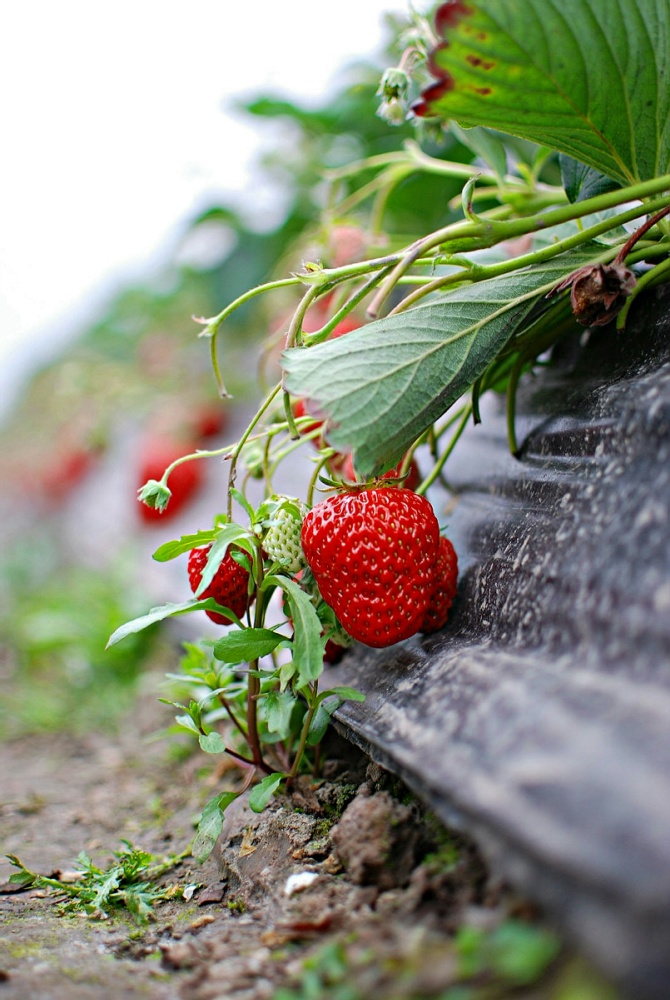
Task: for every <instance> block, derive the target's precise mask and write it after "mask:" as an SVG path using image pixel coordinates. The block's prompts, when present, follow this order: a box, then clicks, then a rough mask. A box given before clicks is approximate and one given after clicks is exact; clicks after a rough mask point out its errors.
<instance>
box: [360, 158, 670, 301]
mask: <svg viewBox="0 0 670 1000" xmlns="http://www.w3.org/2000/svg"><path fill="white" fill-rule="evenodd" d="M668 189H670V175H667V174H666V175H664V176H663V177H657V178H655V179H654V180H651V181H645V182H644V183H641V184H634V185H631V187H628V188H623V189H619V190H617V191H610V192H606V193H605V194H601V195H596V196H595V197H593V198H587V199H586V200H585V201H581V202H578V203H576V204H569V205H561V206H559V207H558V208H556V209H554V210H553V211H548V212H543V213H539V214H535V215H531V216H524V217H522V218H520V219H513V220H500V219H499V216H500V214H501V213H500V209H493V210H492V211H491V212H488V213H486V214H484V215H482V216H481V217H480V218H481V221H480V222H469V221H465V222H454V223H450V224H449V225H448V226H445V227H444V228H442V229H438V230H436V231H435V232H433V233H430V234H429V235H428V236H425V237H423V239H420V240H418V241H417V242H416V243H414V244H412V245H411V246H410V247H408V248H407V250H406V252H405V253H404V254H402V255H401V259H400V261H399V262H398V264H396V266H395V268H394V269H393V271H392V272H391V274H390V275H389V276H388V278H387V279H386V280H385V282H384V284H383V285H382V287H381V288H380V290H379V292H378V293H377V295H376V296H375V299H374V301H373V302H372V303H371V305H370V309H369V313H370V315H372V316H377V315H378V314H379V312H380V311H381V308H382V306H383V304H384V302H385V300H386V298H387V297H388V295H389V294H390V292H391V289H392V288H393V287H394V285H395V284H396V282H397V281H398V279H399V278H400V277H401V276H402V275H404V274H405V272H406V271H407V270H408V269H409V268H410V267H412V266H413V265H414V264H415V263H416V261H417V258H419V257H421V256H423V255H424V254H428V253H429V252H430V251H431V250H433V249H434V248H435V247H437V246H440V245H443V244H444V245H446V246H447V248H449V247H451V249H452V250H458V251H460V250H463V249H470V250H476V249H484V248H486V247H490V246H493V245H494V244H496V243H500V242H503V241H506V240H512V239H516V238H517V237H519V236H525V235H527V234H528V233H532V232H538V231H540V230H542V229H549V228H551V227H553V226H558V225H562V224H563V223H565V222H572V221H574V220H575V219H579V218H582V217H583V216H585V215H590V214H592V213H593V212H602V211H605V210H606V209H610V208H616V207H617V206H618V205H621V204H625V203H626V202H628V201H640V200H643V199H644V198H650V197H652V196H654V195H658V194H661V193H662V192H664V191H668ZM667 204H668V198H667V196H666V197H665V198H662V199H659V200H658V201H656V202H653V203H652V204H651V205H646V206H639V207H637V208H635V209H631V210H630V211H631V212H632V213H633V214H632V215H630V213H629V212H626V213H622V215H621V216H617V221H614V222H612V221H611V220H607V223H603V224H602V225H604V226H605V228H604V229H603V230H601V231H602V232H606V231H607V230H608V229H612V228H614V226H616V225H618V224H619V223H620V221H621V220H623V219H624V218H625V217H628V218H629V219H630V218H633V219H634V218H638V217H639V216H640V215H643V214H646V213H647V212H649V211H653V210H654V207H656V206H658V207H659V208H664V207H665V206H666V205H667ZM501 207H504V208H507V206H501ZM592 228H595V227H592ZM580 237H581V241H583V234H580ZM464 240H468V241H469V243H470V244H471V245H470V246H468V247H463V246H462V243H463V241H464ZM549 249H551V248H546V250H549ZM543 252H544V251H536V254H539V253H543ZM525 256H526V258H532V259H531V260H530V261H529V263H535V261H536V260H538V259H540V260H541V259H542V258H538V257H533V255H532V254H526V255H525ZM519 259H520V258H516V260H519ZM493 266H495V265H493ZM498 266H505V265H498ZM515 266H518V265H515Z"/></svg>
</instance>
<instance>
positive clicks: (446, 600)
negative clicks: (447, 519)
mask: <svg viewBox="0 0 670 1000" xmlns="http://www.w3.org/2000/svg"><path fill="white" fill-rule="evenodd" d="M457 577H458V559H457V557H456V552H455V550H454V546H453V545H452V544H451V542H450V541H449V539H448V538H444V537H442V538H440V548H439V550H438V553H437V561H436V563H435V584H434V589H433V593H432V594H431V597H430V602H429V604H428V607H427V608H426V612H425V614H424V616H423V621H422V622H421V625H420V626H419V632H437V631H438V630H439V629H441V628H443V627H444V625H446V622H447V618H448V617H449V609H450V608H451V605H452V604H453V602H454V597H455V596H456V580H457Z"/></svg>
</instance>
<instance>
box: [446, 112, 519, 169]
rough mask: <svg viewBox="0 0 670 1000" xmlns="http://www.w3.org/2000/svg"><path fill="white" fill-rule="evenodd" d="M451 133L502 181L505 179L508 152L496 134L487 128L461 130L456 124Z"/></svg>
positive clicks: (453, 125)
mask: <svg viewBox="0 0 670 1000" xmlns="http://www.w3.org/2000/svg"><path fill="white" fill-rule="evenodd" d="M450 131H451V132H452V133H453V134H454V135H455V136H456V138H457V139H458V141H459V142H460V143H461V144H462V145H463V146H467V148H468V149H471V150H472V152H473V153H475V154H476V155H477V156H478V157H480V159H482V160H484V162H485V163H487V164H488V165H489V166H490V167H491V169H492V170H493V172H494V173H495V174H497V176H498V177H499V178H500V179H501V180H502V179H503V178H504V176H505V174H506V173H507V150H506V149H505V146H504V145H503V142H502V140H501V139H500V138H498V136H497V135H495V133H493V132H491V130H490V129H487V128H468V129H465V128H461V127H460V125H456V123H455V122H452V123H451V125H450Z"/></svg>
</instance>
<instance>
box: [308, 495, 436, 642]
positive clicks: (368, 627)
mask: <svg viewBox="0 0 670 1000" xmlns="http://www.w3.org/2000/svg"><path fill="white" fill-rule="evenodd" d="M439 541H440V529H439V525H438V523H437V518H436V517H435V514H434V512H433V508H432V506H431V505H430V503H429V501H428V500H426V498H425V497H422V496H417V494H416V493H413V492H412V491H411V490H407V489H392V488H388V487H387V488H378V489H365V490H352V491H350V492H346V493H340V494H338V495H337V496H331V497H328V498H327V499H326V500H322V501H321V502H320V503H318V504H316V506H314V507H313V508H312V510H311V511H310V512H309V513H308V514H307V515H306V517H305V519H304V521H303V527H302V547H303V550H304V553H305V557H306V559H307V562H308V563H309V566H310V569H311V570H312V573H313V575H314V579H315V580H316V582H317V585H318V587H319V590H320V592H321V595H322V597H323V599H324V600H325V601H326V603H327V604H329V605H330V607H331V608H332V609H333V611H334V612H335V614H336V615H337V617H338V619H339V621H340V622H341V623H342V626H343V627H344V628H345V630H346V631H347V633H348V634H349V635H350V636H351V637H352V638H353V639H356V640H358V642H362V643H365V644H366V645H368V646H374V647H377V648H380V647H383V646H391V645H393V643H395V642H399V641H400V640H401V639H407V638H409V637H410V636H411V635H414V634H415V632H417V631H418V630H419V627H420V625H421V622H422V620H423V617H424V615H425V612H426V609H427V607H428V604H429V602H430V598H431V595H432V593H433V589H434V583H435V579H434V567H435V562H436V559H437V554H438V547H439Z"/></svg>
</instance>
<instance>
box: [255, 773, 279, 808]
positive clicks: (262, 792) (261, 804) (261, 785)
mask: <svg viewBox="0 0 670 1000" xmlns="http://www.w3.org/2000/svg"><path fill="white" fill-rule="evenodd" d="M286 777H288V775H286V774H279V773H278V774H268V776H267V777H266V778H263V780H262V781H259V782H258V784H257V785H254V787H253V788H252V789H251V791H250V792H249V808H250V809H252V810H253V811H254V812H256V813H260V812H263V810H264V809H265V807H266V805H267V804H268V802H269V801H270V799H271V798H272V796H273V795H274V793H275V792H276V791H277V789H278V788H279V785H280V784H281V782H282V781H283V780H284V778H286Z"/></svg>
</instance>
